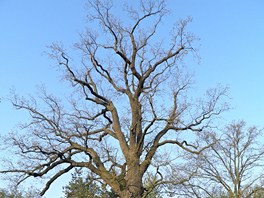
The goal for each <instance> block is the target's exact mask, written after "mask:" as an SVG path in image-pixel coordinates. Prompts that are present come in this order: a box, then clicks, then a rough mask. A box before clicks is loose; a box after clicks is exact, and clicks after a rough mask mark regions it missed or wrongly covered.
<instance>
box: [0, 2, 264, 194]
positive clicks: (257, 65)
mask: <svg viewBox="0 0 264 198" xmlns="http://www.w3.org/2000/svg"><path fill="white" fill-rule="evenodd" d="M85 2H86V1H85V0H45V1H37V0H24V1H15V0H0V69H1V70H0V98H2V101H1V103H0V134H6V133H8V132H9V131H10V130H12V129H14V128H16V124H17V123H18V122H19V121H21V120H23V119H24V117H23V114H21V113H19V112H16V111H14V109H12V107H11V104H10V103H9V102H8V101H6V100H5V98H6V97H8V95H9V93H10V90H11V89H15V90H16V91H17V92H18V93H19V94H20V95H24V96H27V95H29V94H32V93H36V92H37V86H38V85H40V84H44V85H45V86H46V88H47V90H51V91H52V92H57V93H58V94H63V88H62V87H65V89H68V87H67V86H66V85H65V86H64V85H63V86H62V85H61V80H60V74H59V73H58V72H57V71H56V69H55V68H54V67H53V66H52V65H55V63H54V62H53V61H51V60H49V59H48V57H47V56H46V55H45V53H44V51H46V50H47V48H46V47H47V46H48V45H50V44H51V43H52V42H61V43H63V44H65V45H66V46H70V44H71V43H74V42H77V41H78V38H79V36H78V34H79V33H80V32H82V31H83V30H84V28H85V25H86V23H87V20H86V15H87V10H86V9H85V7H84V5H85ZM168 4H169V9H170V10H171V12H172V15H170V16H169V17H168V18H167V20H168V21H173V22H175V21H176V20H177V18H178V17H180V18H185V17H187V16H190V17H192V18H193V21H192V23H191V24H190V29H191V31H192V32H193V33H194V34H195V35H197V36H198V37H200V41H199V43H200V44H201V46H200V52H199V54H200V57H201V62H200V64H198V63H196V62H192V63H191V64H196V65H195V66H194V67H195V76H194V79H195V80H196V84H195V86H196V87H199V86H200V87H202V89H205V88H210V87H214V86H215V85H217V84H222V85H227V86H229V87H230V94H229V95H230V98H231V100H230V104H231V106H232V107H233V109H232V110H231V111H230V112H228V113H226V114H225V115H224V116H225V117H224V119H225V120H227V121H232V120H240V119H244V120H245V121H246V122H247V123H248V124H249V125H257V126H259V127H263V126H264V120H263V117H264V116H263V115H262V114H263V112H264V103H263V102H264V93H263V88H262V87H263V85H264V77H263V73H264V49H263V46H264V39H263V37H264V23H263V21H264V11H263V9H264V1H263V0H251V1H249V0H233V1H230V0H221V1H212V0H200V1H197V0H185V1H180V0H169V1H168ZM164 31H165V30H164ZM168 31H169V30H168ZM186 64H188V63H186ZM60 182H61V181H60ZM58 186H60V185H59V184H57V183H56V185H55V187H52V188H51V189H50V190H49V191H48V192H47V195H46V197H48V198H53V197H54V198H56V197H59V196H62V194H61V191H62V190H61V189H60V187H58ZM0 187H1V183H0Z"/></svg>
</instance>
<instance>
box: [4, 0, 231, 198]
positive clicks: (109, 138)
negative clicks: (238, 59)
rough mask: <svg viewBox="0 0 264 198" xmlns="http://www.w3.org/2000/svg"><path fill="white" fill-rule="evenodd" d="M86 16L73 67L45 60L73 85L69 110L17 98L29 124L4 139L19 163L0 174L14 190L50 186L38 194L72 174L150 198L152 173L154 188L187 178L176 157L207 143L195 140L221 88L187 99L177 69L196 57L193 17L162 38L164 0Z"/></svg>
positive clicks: (56, 51)
mask: <svg viewBox="0 0 264 198" xmlns="http://www.w3.org/2000/svg"><path fill="white" fill-rule="evenodd" d="M115 3H116V2H115ZM119 3H120V2H119ZM133 6H134V7H133ZM89 8H90V9H92V10H89V14H90V16H89V19H90V20H91V28H88V29H87V31H86V32H85V33H83V34H82V35H81V41H80V42H79V43H77V44H75V45H74V46H75V48H76V49H77V50H79V52H80V53H78V55H81V57H80V59H79V60H80V61H78V60H77V59H74V57H75V58H76V56H74V55H72V57H71V56H70V54H69V53H68V52H67V51H66V50H65V49H64V48H63V47H62V46H61V45H58V44H53V45H52V46H51V53H50V56H51V57H52V58H54V59H55V60H57V62H58V64H59V66H60V68H61V69H63V71H64V72H65V80H67V81H69V82H71V84H72V86H73V91H74V92H73V93H74V94H72V98H71V99H68V100H67V101H66V102H69V104H66V103H64V102H63V101H61V100H59V99H58V98H56V97H55V96H53V95H51V94H48V93H46V91H43V93H42V96H40V98H41V99H42V102H40V100H38V101H37V100H35V99H34V98H33V99H31V100H26V99H24V98H20V97H18V96H14V98H13V100H12V102H13V105H14V106H15V107H16V108H17V109H24V110H26V111H28V112H29V114H30V116H31V118H32V120H31V121H29V123H26V124H25V125H24V126H23V129H28V131H27V133H24V134H23V133H22V134H19V133H17V132H15V133H12V134H11V135H10V136H9V138H7V139H6V140H5V142H9V143H10V147H9V148H10V149H11V150H12V151H14V149H15V148H17V150H15V151H14V153H15V154H17V155H18V157H14V158H13V161H9V162H8V163H7V164H6V166H5V167H8V169H7V170H3V171H1V172H2V173H14V175H16V176H17V179H18V181H19V182H22V181H24V180H26V179H27V178H29V177H36V178H43V179H45V178H47V180H46V186H45V187H44V189H43V191H42V193H41V194H42V195H43V194H44V193H45V192H46V191H47V190H48V189H49V187H50V185H52V183H53V182H54V181H55V180H56V179H57V178H59V177H60V176H61V175H63V174H65V173H67V172H69V171H70V170H71V169H73V168H75V167H77V168H78V167H79V168H86V169H89V170H90V171H91V172H92V173H93V174H94V175H96V177H97V179H98V178H99V179H100V180H101V182H102V183H105V184H106V185H108V186H109V187H110V188H111V189H112V190H113V191H114V192H115V193H116V194H117V195H118V196H120V197H122V198H126V197H129V198H131V197H146V196H147V195H148V194H149V192H148V189H144V187H143V179H144V175H146V173H147V172H152V171H154V173H153V174H155V175H157V179H156V181H157V182H155V183H153V185H156V186H157V185H163V186H166V185H167V184H175V185H176V184H179V183H181V182H184V181H186V180H188V179H189V178H190V175H189V174H185V173H181V172H180V171H179V170H183V169H177V168H175V166H176V165H177V164H178V163H179V164H180V163H182V160H181V159H180V158H181V156H182V153H184V155H185V154H186V153H191V154H200V153H201V152H202V151H204V150H205V149H206V148H208V147H209V146H210V144H211V142H208V144H201V143H199V141H197V139H199V137H200V135H201V134H203V133H204V132H205V131H207V130H208V129H209V128H210V127H211V126H212V125H213V119H215V118H217V116H218V115H220V114H221V113H222V112H223V111H225V110H227V106H226V105H225V104H224V103H222V99H223V97H225V95H226V89H225V88H223V89H222V88H220V87H217V88H215V89H210V90H208V91H207V92H206V95H205V97H204V99H193V97H188V95H187V90H188V89H189V88H190V85H191V84H192V80H191V77H190V76H189V75H188V74H186V73H185V67H183V66H182V64H181V63H182V61H183V60H184V58H185V57H186V56H187V55H189V54H190V55H192V54H196V50H195V47H194V45H193V44H194V41H195V37H194V36H193V35H192V34H191V33H189V32H188V30H187V24H188V23H189V22H190V19H185V20H180V21H178V22H177V23H176V25H175V26H174V27H173V28H172V31H171V32H169V33H168V34H166V37H165V39H163V38H161V34H160V30H161V29H168V27H166V28H164V27H162V23H161V22H162V20H163V19H164V17H165V16H166V14H167V13H168V11H167V9H166V5H165V2H164V1H163V0H158V1H156V0H155V1H154V0H153V1H152V0H148V1H143V0H142V1H136V2H133V5H132V4H131V5H125V7H124V9H123V10H124V12H125V13H126V16H127V18H125V17H124V16H125V15H123V14H122V15H119V14H120V12H122V9H120V10H118V12H116V10H113V8H114V6H113V4H112V2H109V1H99V0H95V1H90V2H89ZM113 13H115V14H116V15H119V16H115V15H114V14H113ZM122 19H124V20H123V21H122ZM95 24H98V25H97V26H96V25H95ZM95 27H96V28H97V29H95ZM162 34H163V35H164V33H162ZM168 37H170V38H169V39H167V38H168ZM162 148H163V149H162ZM166 153H167V154H166ZM169 153H171V155H169ZM159 156H162V158H160V157H159ZM16 160H17V161H16ZM173 167H174V168H173ZM188 171H190V172H192V171H196V170H195V168H193V170H192V168H191V167H190V169H189V170H188ZM186 173H187V172H186ZM167 175H168V177H167ZM44 176H45V177H44ZM171 176H175V177H174V179H173V180H171V179H170V178H172V177H171ZM175 178H176V179H177V180H176V182H175ZM154 188H155V187H154V186H153V187H151V188H149V189H154Z"/></svg>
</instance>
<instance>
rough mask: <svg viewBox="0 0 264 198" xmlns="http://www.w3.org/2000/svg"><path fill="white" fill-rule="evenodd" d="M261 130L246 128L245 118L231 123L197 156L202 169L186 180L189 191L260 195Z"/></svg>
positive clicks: (234, 196) (213, 194) (263, 176)
mask: <svg viewBox="0 0 264 198" xmlns="http://www.w3.org/2000/svg"><path fill="white" fill-rule="evenodd" d="M261 133H262V130H260V129H258V128H257V127H255V126H253V127H248V128H247V126H246V123H245V122H244V121H239V122H233V123H231V124H229V125H228V126H227V127H226V129H225V131H224V132H223V133H222V134H221V137H219V138H218V141H217V143H216V144H214V145H213V146H212V147H211V148H210V149H207V150H206V151H205V152H203V154H202V155H200V156H198V157H197V158H199V159H198V161H199V162H200V171H199V174H197V175H196V179H197V180H196V179H194V180H193V181H188V183H187V182H186V184H185V185H186V186H185V187H186V190H188V192H189V193H187V194H192V195H194V194H196V195H197V196H196V197H204V196H207V197H208V196H209V197H218V196H219V195H221V194H222V195H225V196H226V197H230V198H242V197H243V198H250V197H257V194H259V193H258V192H259V191H263V179H264V174H263V166H264V163H263V162H264V161H263V160H264V147H263V144H260V142H261V141H260V140H261ZM214 138H215V137H214ZM209 139H210V138H207V139H205V140H206V141H208V140H209ZM217 195H218V196H217Z"/></svg>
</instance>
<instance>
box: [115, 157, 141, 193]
mask: <svg viewBox="0 0 264 198" xmlns="http://www.w3.org/2000/svg"><path fill="white" fill-rule="evenodd" d="M130 159H132V160H131V161H130V163H129V165H128V167H127V174H126V176H125V181H126V187H125V189H124V190H123V191H122V192H121V194H120V197H121V198H141V197H142V195H143V193H144V188H143V183H142V176H143V174H142V173H141V171H140V166H139V160H138V158H137V157H136V156H134V157H132V156H131V158H130Z"/></svg>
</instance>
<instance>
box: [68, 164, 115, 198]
mask: <svg viewBox="0 0 264 198" xmlns="http://www.w3.org/2000/svg"><path fill="white" fill-rule="evenodd" d="M90 178H91V177H90V176H89V175H86V174H83V172H82V170H78V169H75V172H74V173H73V174H72V180H71V181H70V183H69V184H68V185H67V186H65V187H64V194H65V197H66V198H89V197H90V198H115V197H117V196H116V195H115V194H114V193H113V192H110V191H108V190H107V189H106V188H105V186H102V185H99V184H97V183H96V181H94V180H93V178H92V179H90Z"/></svg>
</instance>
